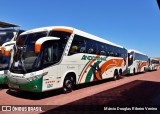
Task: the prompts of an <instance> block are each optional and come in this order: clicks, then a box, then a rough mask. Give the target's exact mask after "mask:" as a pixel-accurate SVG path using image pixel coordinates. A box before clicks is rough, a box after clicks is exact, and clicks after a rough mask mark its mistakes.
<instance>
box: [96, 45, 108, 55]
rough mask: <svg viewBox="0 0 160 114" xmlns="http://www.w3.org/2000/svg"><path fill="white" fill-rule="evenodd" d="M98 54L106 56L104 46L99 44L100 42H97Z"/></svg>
mask: <svg viewBox="0 0 160 114" xmlns="http://www.w3.org/2000/svg"><path fill="white" fill-rule="evenodd" d="M97 44H98V51H97V52H98V54H100V55H106V51H105V48H106V47H105V44H103V43H101V42H98V43H97Z"/></svg>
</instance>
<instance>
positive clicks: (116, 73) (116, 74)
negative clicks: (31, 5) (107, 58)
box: [112, 70, 118, 81]
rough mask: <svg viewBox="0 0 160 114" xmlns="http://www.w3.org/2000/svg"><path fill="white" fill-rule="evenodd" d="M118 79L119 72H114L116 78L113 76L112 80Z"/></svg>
mask: <svg viewBox="0 0 160 114" xmlns="http://www.w3.org/2000/svg"><path fill="white" fill-rule="evenodd" d="M117 79H118V71H117V70H115V71H114V76H113V78H112V80H114V81H115V80H117Z"/></svg>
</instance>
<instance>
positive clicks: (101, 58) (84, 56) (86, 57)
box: [81, 55, 107, 61]
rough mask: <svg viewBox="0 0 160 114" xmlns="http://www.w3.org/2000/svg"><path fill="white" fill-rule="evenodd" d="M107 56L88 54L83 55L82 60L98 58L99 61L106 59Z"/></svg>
mask: <svg viewBox="0 0 160 114" xmlns="http://www.w3.org/2000/svg"><path fill="white" fill-rule="evenodd" d="M106 59H107V57H99V56H87V55H83V57H82V58H81V60H97V61H106Z"/></svg>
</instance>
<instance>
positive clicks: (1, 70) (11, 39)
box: [0, 21, 23, 84]
mask: <svg viewBox="0 0 160 114" xmlns="http://www.w3.org/2000/svg"><path fill="white" fill-rule="evenodd" d="M14 27H19V25H15V24H11V23H8V22H2V21H0V84H7V74H8V71H9V65H10V63H11V62H10V60H11V59H10V58H11V57H10V56H11V55H10V52H11V49H12V48H13V45H14V44H15V40H16V38H17V37H18V35H19V34H20V33H22V32H23V30H19V29H15V28H14Z"/></svg>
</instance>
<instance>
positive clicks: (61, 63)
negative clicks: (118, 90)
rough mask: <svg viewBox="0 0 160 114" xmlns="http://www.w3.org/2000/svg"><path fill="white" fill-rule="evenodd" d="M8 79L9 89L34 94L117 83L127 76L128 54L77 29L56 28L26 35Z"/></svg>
mask: <svg viewBox="0 0 160 114" xmlns="http://www.w3.org/2000/svg"><path fill="white" fill-rule="evenodd" d="M16 44H17V48H18V51H17V53H16V54H15V57H14V60H13V64H12V65H11V69H10V75H9V76H8V81H9V87H10V88H11V89H19V90H24V91H31V92H43V91H48V90H53V89H57V88H61V89H62V91H63V92H64V93H67V92H71V91H72V89H73V87H74V85H75V84H82V83H87V82H92V81H98V80H102V79H106V78H113V79H115V80H116V79H118V78H119V77H120V76H121V75H123V74H126V73H127V61H128V60H127V50H126V49H125V48H124V47H122V46H119V45H116V44H114V43H111V42H109V41H107V40H104V39H101V38H99V37H96V36H94V35H91V34H88V33H86V32H82V31H80V30H77V29H75V28H70V27H63V26H53V27H44V28H38V29H33V30H29V31H26V32H23V33H22V34H21V35H20V36H19V38H18V40H17V42H16Z"/></svg>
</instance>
